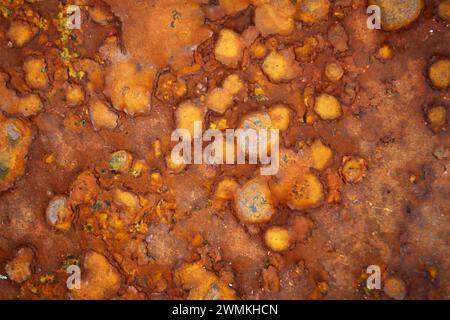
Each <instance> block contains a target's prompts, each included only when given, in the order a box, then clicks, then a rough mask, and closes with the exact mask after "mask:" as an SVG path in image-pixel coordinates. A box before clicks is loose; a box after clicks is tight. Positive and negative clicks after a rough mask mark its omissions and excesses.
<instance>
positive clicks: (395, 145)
mask: <svg viewBox="0 0 450 320" xmlns="http://www.w3.org/2000/svg"><path fill="white" fill-rule="evenodd" d="M71 4H74V5H77V6H78V8H79V9H80V13H81V25H80V28H79V29H78V28H75V29H73V30H72V29H69V28H67V25H66V23H65V22H66V18H67V17H66V13H65V12H66V9H67V6H68V5H71ZM369 5H379V6H380V7H381V14H382V19H381V25H380V29H379V30H377V29H375V30H369V29H368V27H367V19H368V18H369V14H367V13H366V9H367V7H368V6H369ZM449 8H450V3H449V1H448V0H444V1H434V0H425V1H421V0H420V1H419V0H414V1H413V0H411V1H409V0H408V1H381V0H380V1H378V0H373V1H368V2H366V1H362V0H336V1H328V0H297V1H292V0H235V1H233V0H219V1H207V0H203V1H200V0H193V1H184V0H169V1H163V0H155V1H137V0H136V1H129V0H118V1H113V0H111V1H110V0H106V1H97V0H79V1H66V3H65V4H63V3H62V2H59V1H53V0H49V1H39V0H38V1H24V0H18V1H9V0H5V1H3V0H0V80H1V81H0V94H1V96H0V275H2V277H1V278H0V299H449V298H450V292H449V288H450V282H449V266H450V261H449V259H450V258H449V255H448V251H449V247H448V235H449V232H450V225H449V212H450V193H449V191H450V180H449V173H448V170H449V169H450V163H449V148H450V136H449V127H448V117H449V106H450V95H449V86H450V45H449V44H450V32H449V23H450V21H449V16H450V12H449ZM195 121H203V129H207V128H213V129H217V130H219V131H222V132H224V131H225V129H227V128H231V129H237V128H246V127H250V128H256V129H257V130H261V129H271V128H276V129H279V130H280V137H279V141H278V140H277V141H274V140H273V141H271V143H278V142H279V143H280V155H281V157H280V169H279V171H278V173H276V174H275V175H272V176H261V174H260V170H259V169H260V168H259V165H251V164H245V165H238V164H235V165H232V164H226V165H208V164H187V165H184V164H180V163H177V162H176V161H174V159H172V158H171V157H170V154H171V151H172V149H173V147H174V145H175V143H174V142H171V138H170V137H171V134H172V131H173V130H174V129H176V128H186V129H188V130H189V131H192V132H193V126H194V123H195ZM271 147H272V146H271ZM229 148H234V146H228V145H227V146H226V147H224V150H229ZM372 265H375V266H378V267H379V268H380V271H381V274H380V277H381V289H369V288H368V287H367V284H366V280H367V278H368V276H369V274H368V273H367V268H368V267H369V266H372ZM70 266H72V267H73V266H76V267H79V268H80V271H81V280H80V285H81V288H80V289H76V288H73V287H70V288H68V286H67V283H66V280H67V279H68V277H69V276H70V275H71V274H70V273H68V271H69V270H70Z"/></svg>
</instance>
